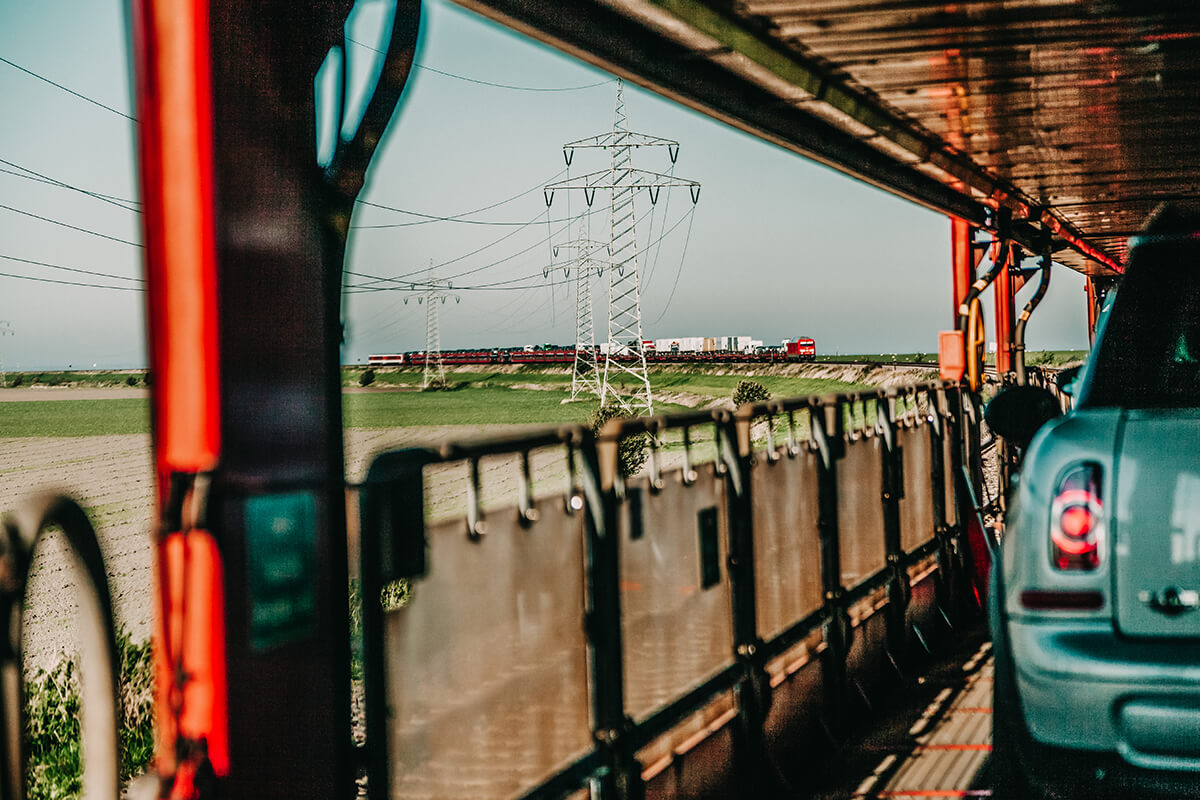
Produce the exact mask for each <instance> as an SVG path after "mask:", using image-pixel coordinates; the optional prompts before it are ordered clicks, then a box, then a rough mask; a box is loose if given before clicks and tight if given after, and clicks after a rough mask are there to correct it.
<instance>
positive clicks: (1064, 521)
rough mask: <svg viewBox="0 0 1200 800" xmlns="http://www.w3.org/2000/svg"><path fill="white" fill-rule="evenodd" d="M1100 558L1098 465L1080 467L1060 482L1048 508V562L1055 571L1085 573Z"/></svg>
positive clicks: (1101, 519)
mask: <svg viewBox="0 0 1200 800" xmlns="http://www.w3.org/2000/svg"><path fill="white" fill-rule="evenodd" d="M1103 555H1104V504H1103V503H1102V502H1101V498H1100V465H1099V464H1091V463H1088V464H1080V465H1078V466H1076V467H1073V468H1071V470H1070V471H1068V472H1067V473H1066V474H1065V475H1063V476H1062V478H1061V479H1060V480H1059V482H1058V488H1057V489H1056V491H1055V493H1054V502H1053V503H1051V505H1050V561H1051V563H1052V564H1053V565H1054V566H1055V567H1056V568H1057V569H1061V570H1072V571H1074V570H1078V571H1083V572H1087V571H1091V570H1094V569H1096V568H1097V567H1099V566H1100V561H1101V558H1102V557H1103Z"/></svg>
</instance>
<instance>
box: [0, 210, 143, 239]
mask: <svg viewBox="0 0 1200 800" xmlns="http://www.w3.org/2000/svg"><path fill="white" fill-rule="evenodd" d="M0 208H2V209H4V210H5V211H11V212H13V213H14V214H21V215H23V216H26V217H33V218H34V219H40V220H41V221H42V222H49V223H50V224H51V225H59V226H61V227H63V228H70V229H71V230H73V231H79V232H80V233H86V234H88V235H90V236H99V237H100V238H101V239H108V240H109V241H113V242H120V243H121V244H127V245H129V246H131V247H141V246H142V245H141V243H140V242H131V241H129V240H128V239H121V238H119V237H116V236H109V235H108V234H107V233H98V232H96V231H92V230H88V229H87V228H80V227H79V226H77V225H69V224H67V223H66V222H62V221H60V220H57V219H50V218H49V217H42V216H39V215H37V214H32V213H30V212H28V211H22V210H21V209H19V208H13V207H12V206H6V205H0Z"/></svg>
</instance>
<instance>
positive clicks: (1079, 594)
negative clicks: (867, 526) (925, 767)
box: [989, 208, 1200, 798]
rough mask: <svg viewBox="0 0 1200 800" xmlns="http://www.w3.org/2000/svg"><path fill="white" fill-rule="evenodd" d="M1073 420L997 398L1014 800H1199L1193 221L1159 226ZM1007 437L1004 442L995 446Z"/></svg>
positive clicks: (1018, 395)
mask: <svg viewBox="0 0 1200 800" xmlns="http://www.w3.org/2000/svg"><path fill="white" fill-rule="evenodd" d="M1132 245H1133V246H1132V249H1131V252H1130V258H1129V261H1128V267H1127V271H1126V274H1125V276H1124V278H1123V279H1122V281H1121V284H1120V286H1119V288H1118V289H1117V290H1116V291H1114V292H1112V293H1110V295H1109V297H1108V298H1107V300H1106V304H1105V308H1104V309H1103V311H1102V314H1101V317H1100V320H1099V323H1098V325H1097V336H1096V341H1095V345H1094V347H1093V349H1092V352H1091V354H1090V356H1089V359H1088V362H1087V365H1086V367H1085V368H1084V369H1083V371H1082V373H1081V374H1080V376H1079V378H1078V379H1077V380H1076V381H1075V383H1074V385H1073V386H1072V389H1073V395H1074V398H1075V406H1074V409H1073V410H1072V411H1071V412H1070V413H1068V414H1066V415H1065V416H1058V417H1057V418H1053V419H1049V420H1046V419H1045V418H1046V417H1054V416H1055V411H1056V409H1054V410H1051V411H1046V409H1047V408H1050V407H1051V405H1052V404H1051V405H1048V404H1047V402H1046V398H1045V397H1042V396H1039V395H1038V392H1039V391H1040V390H1033V389H1029V388H1021V389H1019V390H1017V391H1016V392H1015V393H1014V395H1013V398H1014V399H1012V400H1011V401H1002V400H1000V397H1004V395H1003V394H1002V395H1000V396H999V397H998V398H997V400H996V401H993V406H998V407H1000V410H999V411H997V413H995V414H993V413H991V412H992V410H991V409H989V419H991V418H992V417H993V416H995V417H996V420H995V422H993V428H994V429H996V430H997V431H998V432H1000V433H1001V435H1005V436H1009V435H1010V434H1011V436H1012V437H1013V438H1014V439H1016V440H1017V442H1018V444H1020V443H1021V439H1022V438H1023V437H1027V436H1028V435H1029V434H1030V433H1032V431H1033V430H1034V429H1036V430H1037V432H1036V434H1035V435H1033V436H1032V440H1030V441H1028V444H1027V446H1026V447H1025V448H1024V460H1023V463H1022V466H1021V470H1020V473H1019V475H1017V476H1016V478H1015V479H1014V486H1013V488H1012V490H1011V494H1010V500H1009V508H1008V514H1007V520H1006V525H1005V530H1004V533H1003V536H1002V538H1001V543H1000V554H999V557H998V558H997V559H995V562H996V563H994V564H993V570H992V576H991V592H990V597H989V617H990V620H989V621H990V625H991V631H992V638H993V644H994V652H995V689H994V694H995V703H994V712H993V713H994V718H993V757H992V767H993V772H994V774H995V776H996V778H997V782H998V784H999V785H1000V786H1001V787H1002V789H1003V790H1004V791H1005V792H1006V793H1007V794H1008V795H1009V796H1011V797H1015V798H1026V797H1033V796H1037V795H1038V794H1039V793H1043V792H1044V793H1048V794H1050V795H1051V796H1065V797H1093V796H1097V795H1106V794H1108V793H1110V792H1111V793H1112V795H1113V796H1118V797H1130V796H1144V795H1151V796H1159V795H1161V796H1167V797H1196V796H1200V215H1197V214H1191V213H1185V212H1184V211H1181V210H1180V209H1178V208H1168V209H1164V210H1160V211H1159V212H1157V213H1156V215H1155V216H1154V217H1152V219H1151V222H1150V223H1149V224H1148V226H1147V228H1146V232H1145V233H1144V234H1143V235H1142V236H1140V237H1137V238H1135V239H1134V240H1133V242H1132ZM1002 428H1003V430H1002Z"/></svg>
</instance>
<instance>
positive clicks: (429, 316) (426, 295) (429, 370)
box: [404, 273, 462, 391]
mask: <svg viewBox="0 0 1200 800" xmlns="http://www.w3.org/2000/svg"><path fill="white" fill-rule="evenodd" d="M411 288H416V287H415V286H413V287H411ZM453 288H454V286H453V285H452V284H451V283H450V281H440V280H436V279H435V278H434V277H433V276H432V273H431V274H430V277H429V278H427V279H426V281H425V291H424V292H423V293H422V294H421V295H420V296H419V297H418V298H417V303H424V304H425V373H424V375H423V376H422V378H421V390H422V391H424V390H426V389H428V388H429V387H430V386H437V387H445V385H446V367H445V366H444V365H443V364H442V338H441V330H440V329H439V327H438V305H439V304H441V305H445V304H446V300H447V298H450V297H453V298H454V301H455V302H456V303H458V302H462V298H461V297H459V296H458V295H456V294H453V293H452V291H451V290H452V289H453ZM404 302H405V303H408V298H405V299H404Z"/></svg>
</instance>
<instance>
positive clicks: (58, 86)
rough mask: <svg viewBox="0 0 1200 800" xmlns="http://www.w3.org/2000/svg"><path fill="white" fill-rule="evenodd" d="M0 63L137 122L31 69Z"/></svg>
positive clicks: (6, 60)
mask: <svg viewBox="0 0 1200 800" xmlns="http://www.w3.org/2000/svg"><path fill="white" fill-rule="evenodd" d="M0 62H4V63H5V64H8V65H9V66H10V67H12V68H13V69H19V70H20V71H21V72H24V73H25V74H26V75H32V76H33V77H35V78H37V79H38V80H39V81H44V82H46V83H48V84H50V85H51V86H54V87H56V88H58V89H62V90H63V91H64V92H66V93H67V94H72V95H75V96H76V97H78V98H79V99H80V100H86V101H87V102H89V103H91V104H92V105H94V106H99V107H100V108H103V109H104V110H105V111H111V112H112V113H114V114H116V115H117V116H118V117H124V118H125V119H127V120H129V121H130V122H137V119H136V118H135V117H131V116H129V115H128V114H126V113H125V112H124V111H118V110H117V109H115V108H113V107H112V106H107V105H105V104H104V103H101V102H100V101H99V100H93V99H92V98H90V97H88V96H87V95H86V94H80V93H79V92H77V91H75V90H74V89H68V88H67V87H66V86H63V85H62V84H61V83H55V82H54V81H52V80H50V79H49V78H47V77H46V76H45V75H39V74H37V73H36V72H34V71H33V70H31V69H25V67H22V66H21V65H20V64H14V63H13V62H11V61H9V60H8V59H7V58H3V57H0Z"/></svg>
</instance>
